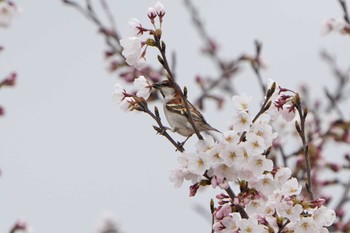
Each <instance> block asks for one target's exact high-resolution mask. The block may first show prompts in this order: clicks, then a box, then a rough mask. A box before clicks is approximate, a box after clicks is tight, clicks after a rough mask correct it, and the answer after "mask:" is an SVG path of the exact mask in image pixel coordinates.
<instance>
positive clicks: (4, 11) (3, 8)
mask: <svg viewBox="0 0 350 233" xmlns="http://www.w3.org/2000/svg"><path fill="white" fill-rule="evenodd" d="M18 12H19V11H18V8H17V6H16V5H15V4H14V3H13V2H12V1H0V27H8V26H10V24H11V22H12V20H13V18H14V17H15V16H16V15H17V14H18Z"/></svg>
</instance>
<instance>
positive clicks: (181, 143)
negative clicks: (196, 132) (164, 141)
mask: <svg viewBox="0 0 350 233" xmlns="http://www.w3.org/2000/svg"><path fill="white" fill-rule="evenodd" d="M192 135H193V134H191V135H190V136H188V137H187V138H186V139H185V141H183V142H177V144H178V145H179V146H181V147H183V146H184V145H185V143H186V142H187V140H188V139H189V138H190V137H191V136H192Z"/></svg>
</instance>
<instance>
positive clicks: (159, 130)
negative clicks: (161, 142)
mask: <svg viewBox="0 0 350 233" xmlns="http://www.w3.org/2000/svg"><path fill="white" fill-rule="evenodd" d="M153 128H154V129H155V130H156V131H157V133H158V134H160V135H164V134H165V132H166V131H167V130H171V131H173V130H172V129H171V128H169V127H166V126H163V127H162V128H159V127H157V126H153Z"/></svg>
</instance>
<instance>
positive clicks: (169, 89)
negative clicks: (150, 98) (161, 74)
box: [152, 80, 176, 99]
mask: <svg viewBox="0 0 350 233" xmlns="http://www.w3.org/2000/svg"><path fill="white" fill-rule="evenodd" d="M175 85H176V84H175V83H173V82H170V81H169V80H164V81H161V82H159V83H155V84H153V85H152V87H153V88H155V89H157V90H159V91H160V93H161V94H162V96H163V97H164V99H171V98H173V97H174V96H175V95H176V87H175Z"/></svg>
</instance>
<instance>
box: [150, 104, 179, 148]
mask: <svg viewBox="0 0 350 233" xmlns="http://www.w3.org/2000/svg"><path fill="white" fill-rule="evenodd" d="M156 111H158V110H156ZM144 112H145V113H147V114H148V115H150V116H151V117H152V118H153V119H154V120H155V121H156V122H157V124H158V126H159V127H154V129H155V130H156V131H157V132H158V133H159V134H161V135H163V136H164V137H166V138H167V139H168V140H169V141H170V142H171V144H173V145H174V146H175V148H176V150H178V151H180V152H184V151H185V149H184V148H183V145H181V144H180V143H177V142H176V141H175V140H174V139H173V138H172V137H171V136H170V135H169V134H168V133H167V132H166V130H167V129H166V127H164V125H163V123H162V121H161V118H160V116H159V115H158V114H154V113H153V112H152V111H150V110H149V108H148V107H146V108H145V109H144Z"/></svg>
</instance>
